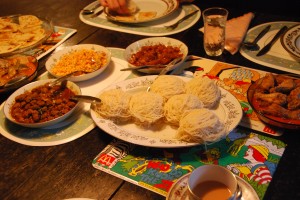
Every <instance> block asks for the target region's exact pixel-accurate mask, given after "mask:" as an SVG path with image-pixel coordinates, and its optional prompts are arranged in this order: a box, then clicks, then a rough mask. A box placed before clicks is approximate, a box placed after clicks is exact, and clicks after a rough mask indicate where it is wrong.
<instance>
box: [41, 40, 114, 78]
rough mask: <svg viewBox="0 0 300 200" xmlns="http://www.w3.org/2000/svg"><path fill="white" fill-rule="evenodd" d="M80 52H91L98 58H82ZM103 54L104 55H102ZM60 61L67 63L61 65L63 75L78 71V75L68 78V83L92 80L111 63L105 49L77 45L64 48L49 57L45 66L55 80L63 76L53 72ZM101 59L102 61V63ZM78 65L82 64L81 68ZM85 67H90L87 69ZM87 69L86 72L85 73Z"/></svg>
mask: <svg viewBox="0 0 300 200" xmlns="http://www.w3.org/2000/svg"><path fill="white" fill-rule="evenodd" d="M81 51H89V52H93V53H95V54H97V55H99V57H98V58H97V59H96V58H94V57H92V56H94V55H92V56H89V55H87V56H85V57H83V56H82V54H81V53H79V52H81ZM76 52H77V53H76ZM103 53H104V54H105V55H103ZM70 55H76V56H75V57H74V56H73V57H71V56H70ZM66 56H68V57H66ZM62 59H64V61H67V62H68V63H66V64H65V63H63V65H61V70H62V72H63V73H65V74H63V75H67V74H69V73H72V72H74V71H79V73H78V74H77V75H76V76H72V77H70V78H68V80H70V81H73V82H79V81H85V80H88V79H92V78H94V77H96V76H98V75H99V74H101V73H102V72H103V71H104V70H105V69H106V68H107V67H108V65H109V63H110V61H111V52H110V51H109V50H108V49H107V48H106V47H103V46H100V45H95V44H79V45H75V46H70V47H66V48H64V49H62V50H60V51H58V52H55V53H54V54H52V55H51V56H50V57H49V59H48V60H47V61H46V63H45V65H46V69H47V71H48V72H49V73H50V74H51V75H53V76H54V77H56V78H59V77H61V76H63V75H58V74H55V73H54V72H53V69H54V67H55V66H56V65H57V64H58V63H59V62H60V61H61V60H62ZM102 59H104V61H103V60H102ZM97 62H98V63H99V64H98V63H97ZM78 63H82V65H83V66H80V65H79V64H78ZM66 65H69V66H66ZM99 65H100V66H99ZM87 66H90V67H88V68H87ZM66 67H69V68H70V69H68V70H65V68H66ZM87 69H88V71H85V70H87Z"/></svg>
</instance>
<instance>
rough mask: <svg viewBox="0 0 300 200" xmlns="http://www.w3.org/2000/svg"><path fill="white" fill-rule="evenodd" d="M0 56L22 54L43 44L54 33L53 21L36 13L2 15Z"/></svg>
mask: <svg viewBox="0 0 300 200" xmlns="http://www.w3.org/2000/svg"><path fill="white" fill-rule="evenodd" d="M0 22H1V24H4V26H2V29H3V30H1V27H0V38H2V39H1V40H0V41H1V42H0V47H1V48H0V56H1V57H6V56H11V55H14V54H20V53H23V52H25V51H28V50H30V49H33V48H34V47H36V46H38V45H41V44H42V43H43V42H45V41H46V40H47V39H48V38H49V37H50V36H51V34H52V33H53V30H54V29H53V25H52V23H51V21H49V20H47V19H44V18H40V17H37V16H35V15H21V14H17V15H11V16H3V17H0ZM7 27H9V28H8V29H7Z"/></svg>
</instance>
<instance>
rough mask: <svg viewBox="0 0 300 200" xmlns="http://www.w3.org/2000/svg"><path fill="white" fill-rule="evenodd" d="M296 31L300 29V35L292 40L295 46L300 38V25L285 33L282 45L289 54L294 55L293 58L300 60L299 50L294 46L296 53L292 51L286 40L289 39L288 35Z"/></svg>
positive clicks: (282, 37)
mask: <svg viewBox="0 0 300 200" xmlns="http://www.w3.org/2000/svg"><path fill="white" fill-rule="evenodd" d="M294 29H299V31H298V34H297V35H295V37H293V38H291V43H292V44H294V43H295V41H296V39H297V38H299V37H300V23H299V24H296V25H294V26H291V27H290V28H288V30H287V31H285V33H284V34H283V35H282V36H281V38H280V42H281V45H282V46H283V48H284V49H285V50H286V51H287V52H289V53H290V54H292V55H293V56H295V57H297V58H300V50H298V49H297V47H296V46H294V47H295V49H296V51H292V50H291V48H290V47H289V45H288V44H287V43H286V39H287V37H288V35H289V34H291V32H293V31H294Z"/></svg>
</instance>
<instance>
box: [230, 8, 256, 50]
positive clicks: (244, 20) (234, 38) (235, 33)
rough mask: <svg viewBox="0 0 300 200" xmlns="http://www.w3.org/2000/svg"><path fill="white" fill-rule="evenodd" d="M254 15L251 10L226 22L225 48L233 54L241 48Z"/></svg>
mask: <svg viewBox="0 0 300 200" xmlns="http://www.w3.org/2000/svg"><path fill="white" fill-rule="evenodd" d="M253 17H254V14H253V13H252V12H249V13H246V14H244V15H242V16H240V17H237V18H232V19H230V20H228V21H227V22H226V31H225V49H226V50H227V51H229V52H230V53H231V54H232V55H233V54H235V53H236V52H238V50H239V49H240V46H241V44H242V42H243V40H244V37H245V35H246V33H247V30H248V27H249V24H250V22H251V20H252V19H253Z"/></svg>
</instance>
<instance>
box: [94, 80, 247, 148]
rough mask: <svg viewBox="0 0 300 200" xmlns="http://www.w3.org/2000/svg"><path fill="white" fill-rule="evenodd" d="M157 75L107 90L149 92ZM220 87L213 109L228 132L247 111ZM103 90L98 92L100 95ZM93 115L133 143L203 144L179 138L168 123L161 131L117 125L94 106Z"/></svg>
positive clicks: (106, 128)
mask: <svg viewBox="0 0 300 200" xmlns="http://www.w3.org/2000/svg"><path fill="white" fill-rule="evenodd" d="M156 77H157V76H156V75H152V76H143V77H138V78H132V79H128V80H125V81H122V82H118V83H115V84H113V85H111V86H109V87H108V88H106V89H105V90H110V89H114V88H121V89H122V90H123V91H126V92H130V93H136V92H140V91H143V90H145V91H146V89H147V87H148V86H149V85H150V84H151V83H152V82H153V80H154V79H155V78H156ZM180 78H181V79H183V80H184V81H188V80H190V78H187V77H180ZM220 90H221V100H220V104H219V105H218V106H217V108H215V109H214V110H213V112H215V113H216V114H217V115H218V117H219V118H220V120H222V121H223V122H224V124H225V126H226V129H227V134H228V133H229V132H230V131H232V130H233V129H234V128H235V127H236V126H237V125H238V124H239V122H240V121H241V119H242V115H243V112H242V108H241V105H240V103H239V101H238V100H237V99H236V98H235V97H234V96H233V95H232V94H231V93H229V92H228V91H226V90H224V89H223V88H220ZM100 93H101V92H100ZM100 93H99V94H98V95H100ZM91 116H92V119H93V120H94V122H95V123H96V125H97V126H98V127H99V128H101V129H102V130H104V131H105V132H107V133H108V134H110V135H112V136H114V137H116V138H118V139H121V140H124V141H127V142H130V143H133V144H137V145H142V146H148V147H158V148H159V147H162V148H173V147H189V146H196V145H199V144H198V143H187V142H184V141H180V140H178V139H175V135H176V133H177V128H174V127H171V126H170V125H168V124H166V125H165V126H163V127H162V128H160V129H158V130H153V129H147V130H146V129H143V128H141V127H139V126H138V125H136V124H134V123H127V124H122V125H119V124H115V123H114V122H112V121H111V120H107V119H103V118H102V117H100V116H99V115H98V114H97V113H96V112H95V111H94V110H93V109H91Z"/></svg>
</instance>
